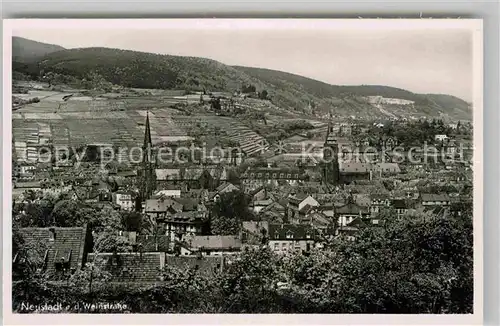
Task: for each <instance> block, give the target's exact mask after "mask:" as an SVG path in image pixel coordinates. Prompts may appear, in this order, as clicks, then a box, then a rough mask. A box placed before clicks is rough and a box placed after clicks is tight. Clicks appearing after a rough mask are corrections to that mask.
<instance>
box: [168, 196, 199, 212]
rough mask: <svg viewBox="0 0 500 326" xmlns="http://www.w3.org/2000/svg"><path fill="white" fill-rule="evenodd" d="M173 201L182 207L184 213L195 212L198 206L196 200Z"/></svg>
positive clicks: (182, 199)
mask: <svg viewBox="0 0 500 326" xmlns="http://www.w3.org/2000/svg"><path fill="white" fill-rule="evenodd" d="M174 200H175V201H176V202H178V203H179V204H181V205H182V210H183V211H184V212H187V211H195V210H196V209H197V207H198V205H199V204H200V201H199V199H198V198H175V199H174Z"/></svg>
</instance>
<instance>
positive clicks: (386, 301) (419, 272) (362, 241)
mask: <svg viewBox="0 0 500 326" xmlns="http://www.w3.org/2000/svg"><path fill="white" fill-rule="evenodd" d="M64 78H66V79H64ZM86 82H87V83H91V85H90V86H87V88H80V89H78V88H75V87H70V86H68V85H69V84H70V81H68V80H67V77H64V76H54V75H51V74H45V75H44V76H42V77H41V78H40V81H36V82H35V81H28V82H27V81H21V80H18V81H15V82H14V84H13V111H12V119H13V140H12V157H13V159H12V168H13V169H12V196H13V197H12V225H13V251H12V258H13V261H12V262H13V265H12V266H13V282H14V283H13V288H14V291H15V293H14V299H13V309H15V310H16V309H17V310H20V309H21V308H19V306H20V303H21V302H22V303H23V304H26V302H29V304H30V305H33V306H38V305H42V304H44V303H46V302H47V301H50V300H52V301H53V302H58V301H57V300H67V302H66V303H64V304H62V307H65V306H67V305H72V303H71V300H76V299H75V298H82V297H84V298H87V299H88V300H90V301H92V300H96V302H101V303H102V304H98V305H95V304H94V305H93V312H95V311H98V310H99V309H97V308H96V307H99V306H107V307H108V308H109V307H110V306H111V307H113V306H119V307H128V308H127V309H129V310H130V311H131V312H331V311H334V312H371V313H374V312H402V313H410V312H426V313H443V312H445V313H449V312H465V311H468V309H472V308H470V307H471V303H470V302H468V301H467V299H464V296H472V292H470V291H471V290H470V289H471V287H472V284H471V283H470V282H469V281H470V280H471V277H472V271H471V264H472V254H471V252H472V240H471V238H472V234H471V230H472V229H471V228H472V202H473V196H472V193H473V178H472V176H473V160H472V158H473V141H472V133H473V127H472V123H471V121H470V120H466V119H462V120H453V119H449V117H436V116H425V115H424V114H422V115H395V114H391V115H387V116H386V117H385V118H380V117H366V116H364V115H358V116H356V115H352V116H343V115H338V114H335V112H333V110H332V111H331V112H327V113H324V112H323V113H318V112H317V111H315V109H314V104H311V102H309V103H307V105H305V106H304V109H303V110H302V111H300V112H291V111H290V110H287V109H284V108H283V107H281V106H280V105H279V104H275V103H274V101H273V100H272V98H273V91H272V90H264V89H260V88H258V87H255V86H254V85H242V86H241V87H240V88H239V89H238V90H236V91H234V92H223V91H211V90H210V89H203V90H194V91H182V90H176V89H173V90H164V89H163V90H162V89H139V88H130V87H122V86H117V85H113V84H111V83H109V82H107V81H105V80H103V78H102V76H98V75H93V76H92V77H89V78H88V79H87V80H86ZM356 101H358V102H359V103H363V104H362V105H367V106H370V107H373V108H374V109H377V110H380V111H385V110H391V108H394V110H403V111H404V110H405V109H404V108H405V107H408V108H412V107H413V106H415V105H418V103H415V102H414V101H410V100H406V99H398V98H396V97H393V98H391V97H384V96H381V95H376V96H375V95H374V96H366V97H357V98H356ZM359 105H361V104H359ZM408 110H410V109H408ZM315 112H316V113H315ZM393 112H396V111H393ZM382 253H387V254H382ZM382 256H383V257H382ZM380 278H386V280H385V281H384V280H382V279H380ZM432 282H437V284H438V285H436V286H434V285H432V284H434V283H432ZM40 284H43V286H42V285H40ZM362 284H366V286H367V289H370V291H373V292H370V294H367V293H368V292H363V291H368V290H363V291H362V290H361V288H363V289H364V287H363V286H365V285H362ZM398 284H399V285H398ZM417 288H418V289H419V291H421V293H420V292H419V293H420V294H419V297H418V298H417V297H414V298H413V299H412V298H409V297H408V296H407V294H406V292H405V291H410V292H411V291H413V289H417ZM42 289H45V290H42ZM32 291H34V293H37V294H36V295H35V294H33V295H28V293H31V292H32ZM355 291H362V292H360V293H363V294H359V293H358V294H355ZM415 291H417V290H415ZM410 292H408V293H410ZM356 293H357V292H356ZM370 295H371V296H373V297H370ZM37 300H38V301H39V302H37ZM419 300H420V301H419ZM409 302H411V303H409ZM464 302H466V303H464ZM72 306H73V305H72ZM81 307H82V308H81V309H84V308H83V307H84V305H82V306H81ZM21 310H22V309H21ZM101 310H102V311H101V312H123V311H112V310H109V309H108V310H106V311H104V309H101ZM21 312H23V311H21ZM80 312H85V311H84V310H81V311H80Z"/></svg>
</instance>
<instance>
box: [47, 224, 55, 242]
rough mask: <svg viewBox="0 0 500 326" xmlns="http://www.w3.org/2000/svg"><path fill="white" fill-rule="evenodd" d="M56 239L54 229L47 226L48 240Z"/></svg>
mask: <svg viewBox="0 0 500 326" xmlns="http://www.w3.org/2000/svg"><path fill="white" fill-rule="evenodd" d="M55 239H56V229H55V228H54V227H50V228H49V240H50V241H54V240H55Z"/></svg>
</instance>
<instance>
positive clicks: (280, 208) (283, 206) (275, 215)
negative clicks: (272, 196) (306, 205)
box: [259, 200, 288, 222]
mask: <svg viewBox="0 0 500 326" xmlns="http://www.w3.org/2000/svg"><path fill="white" fill-rule="evenodd" d="M287 206H288V201H286V200H280V201H273V202H272V203H271V204H269V205H268V206H266V207H263V208H262V209H260V210H259V216H261V217H262V218H264V219H268V220H271V221H280V222H283V218H284V217H285V215H286V211H287Z"/></svg>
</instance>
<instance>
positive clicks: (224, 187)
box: [211, 182, 240, 202]
mask: <svg viewBox="0 0 500 326" xmlns="http://www.w3.org/2000/svg"><path fill="white" fill-rule="evenodd" d="M239 190H240V188H238V187H237V186H235V185H233V184H232V183H230V182H224V183H223V184H221V185H220V186H218V187H217V188H216V189H215V192H214V193H213V194H212V196H211V199H212V200H213V201H214V202H215V201H218V200H219V198H220V196H221V195H222V194H224V193H229V192H233V191H239Z"/></svg>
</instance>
